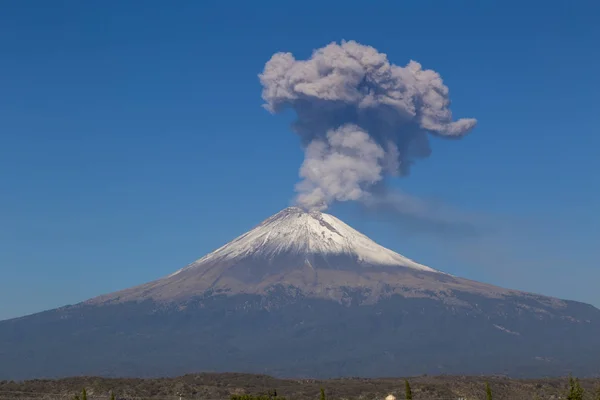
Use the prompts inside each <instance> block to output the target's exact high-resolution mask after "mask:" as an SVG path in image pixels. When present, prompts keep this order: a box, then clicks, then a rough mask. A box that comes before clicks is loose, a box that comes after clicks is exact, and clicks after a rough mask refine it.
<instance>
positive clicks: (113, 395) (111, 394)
mask: <svg viewBox="0 0 600 400" xmlns="http://www.w3.org/2000/svg"><path fill="white" fill-rule="evenodd" d="M110 400H115V394H114V393H113V391H112V390H111V392H110Z"/></svg>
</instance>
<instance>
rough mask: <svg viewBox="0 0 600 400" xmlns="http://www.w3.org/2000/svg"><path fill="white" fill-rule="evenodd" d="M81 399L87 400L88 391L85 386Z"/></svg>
mask: <svg viewBox="0 0 600 400" xmlns="http://www.w3.org/2000/svg"><path fill="white" fill-rule="evenodd" d="M81 400H87V392H86V391H85V388H83V390H82V391H81Z"/></svg>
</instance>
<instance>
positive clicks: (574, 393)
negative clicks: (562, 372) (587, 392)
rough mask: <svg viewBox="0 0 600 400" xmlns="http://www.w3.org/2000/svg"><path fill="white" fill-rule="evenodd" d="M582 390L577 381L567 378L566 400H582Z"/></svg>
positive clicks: (570, 377)
mask: <svg viewBox="0 0 600 400" xmlns="http://www.w3.org/2000/svg"><path fill="white" fill-rule="evenodd" d="M583 393H584V390H583V388H582V387H581V384H580V383H579V379H577V378H573V377H572V376H569V394H567V400H583Z"/></svg>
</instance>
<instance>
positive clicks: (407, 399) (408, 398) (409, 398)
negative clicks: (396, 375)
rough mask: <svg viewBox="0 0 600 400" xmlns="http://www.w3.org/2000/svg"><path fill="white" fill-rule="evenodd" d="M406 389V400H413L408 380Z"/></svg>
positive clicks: (405, 385)
mask: <svg viewBox="0 0 600 400" xmlns="http://www.w3.org/2000/svg"><path fill="white" fill-rule="evenodd" d="M404 389H405V392H406V394H405V396H404V397H405V398H406V400H412V390H410V383H408V379H405V380H404Z"/></svg>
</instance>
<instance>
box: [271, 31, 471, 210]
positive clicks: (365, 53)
mask: <svg viewBox="0 0 600 400" xmlns="http://www.w3.org/2000/svg"><path fill="white" fill-rule="evenodd" d="M260 81H261V83H262V85H263V93H262V97H263V99H264V101H265V108H267V109H268V110H269V111H270V112H272V113H278V112H281V111H283V110H285V109H286V108H291V109H293V110H294V111H295V112H296V115H297V120H296V121H295V122H294V124H293V129H294V131H296V132H297V133H298V134H299V135H300V136H301V138H302V142H303V145H304V146H305V151H306V157H305V161H304V163H303V165H302V168H301V170H300V176H301V177H302V178H303V180H302V181H301V182H300V183H299V184H298V185H297V186H296V190H297V191H298V197H297V202H298V204H299V205H301V206H303V207H305V208H307V209H325V208H327V206H328V205H329V204H331V203H332V202H333V201H348V200H363V199H365V198H367V197H368V196H369V195H370V192H371V189H372V188H373V187H374V186H375V185H376V184H378V183H381V182H383V179H384V178H385V177H386V176H391V175H403V174H408V172H409V170H410V166H411V164H412V163H413V162H414V161H415V160H416V159H419V158H424V157H427V156H429V154H430V152H431V150H430V147H429V139H428V137H427V134H432V135H436V136H439V137H445V138H460V137H462V136H464V135H466V134H467V133H468V132H469V131H470V130H471V129H472V128H473V127H474V126H475V124H476V121H475V120H474V119H460V120H458V121H452V113H451V111H450V109H449V106H450V100H449V95H448V88H447V87H446V86H445V85H444V84H443V82H442V79H441V78H440V76H439V74H438V73H437V72H435V71H432V70H423V69H422V68H421V65H420V64H419V63H416V62H414V61H410V62H409V63H408V65H407V66H406V67H399V66H397V65H393V64H390V63H389V61H388V60H387V56H386V55H385V54H383V53H379V52H378V51H377V50H376V49H374V48H373V47H370V46H364V45H361V44H358V43H356V42H354V41H349V42H342V43H341V44H340V45H338V44H337V43H331V44H329V45H328V46H325V47H323V48H321V49H318V50H316V51H314V52H313V54H312V56H311V57H310V58H309V59H308V60H305V61H299V60H296V59H295V58H294V56H293V55H292V54H290V53H276V54H274V55H273V57H271V60H269V61H268V62H267V64H266V65H265V68H264V71H263V73H262V74H260Z"/></svg>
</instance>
